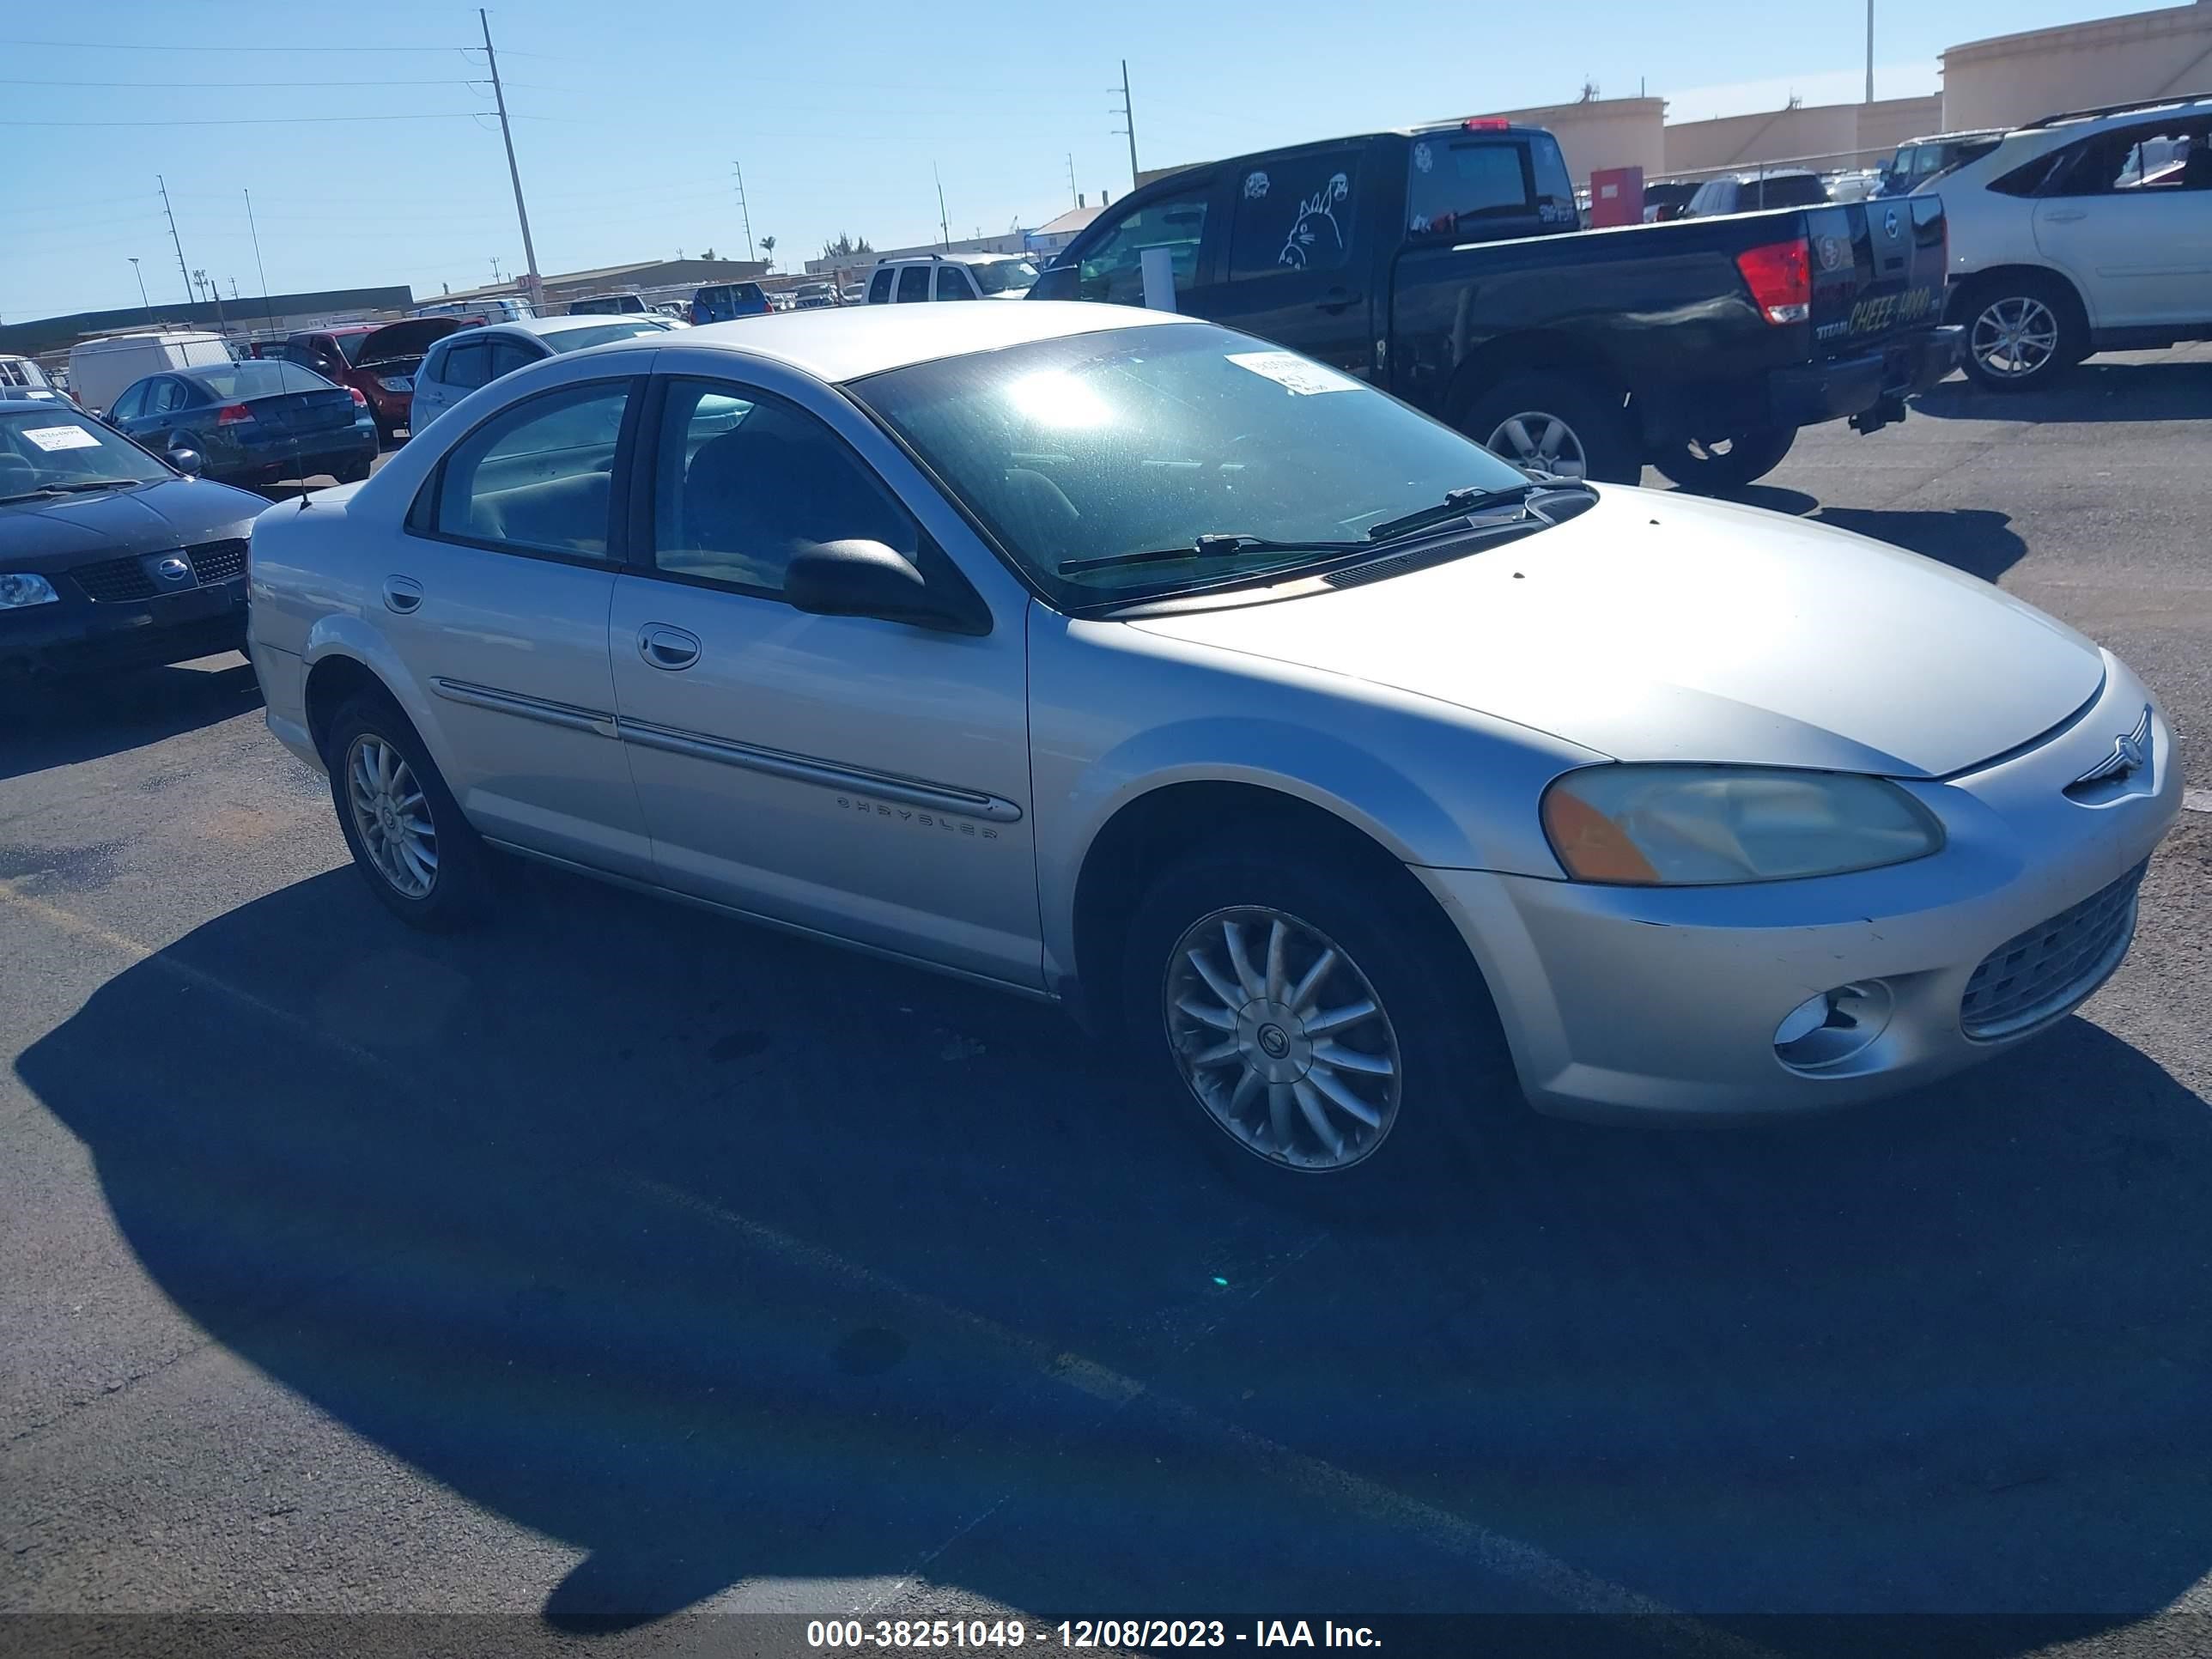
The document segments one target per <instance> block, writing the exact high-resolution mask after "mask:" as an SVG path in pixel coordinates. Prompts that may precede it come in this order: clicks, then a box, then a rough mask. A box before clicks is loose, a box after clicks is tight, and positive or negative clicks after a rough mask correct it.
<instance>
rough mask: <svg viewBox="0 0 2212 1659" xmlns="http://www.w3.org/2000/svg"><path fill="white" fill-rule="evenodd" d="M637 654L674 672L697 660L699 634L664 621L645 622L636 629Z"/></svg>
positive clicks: (654, 664) (687, 666) (656, 665)
mask: <svg viewBox="0 0 2212 1659" xmlns="http://www.w3.org/2000/svg"><path fill="white" fill-rule="evenodd" d="M637 654H638V655H639V656H641V657H642V658H644V659H646V661H647V662H648V663H651V664H652V665H653V666H654V667H655V668H665V669H666V670H668V671H669V672H671V673H674V672H675V671H677V670H678V669H682V668H689V667H690V665H692V664H693V663H695V662H696V661H698V660H699V636H698V635H696V634H687V633H685V632H684V630H683V629H680V628H671V627H670V626H668V624H667V623H646V625H645V626H644V627H642V628H641V629H638V630H637Z"/></svg>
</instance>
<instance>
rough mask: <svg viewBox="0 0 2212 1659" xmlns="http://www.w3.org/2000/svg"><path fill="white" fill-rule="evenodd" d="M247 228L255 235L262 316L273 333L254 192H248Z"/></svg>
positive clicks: (274, 315) (256, 267)
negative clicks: (254, 211)
mask: <svg viewBox="0 0 2212 1659" xmlns="http://www.w3.org/2000/svg"><path fill="white" fill-rule="evenodd" d="M246 229H247V230H249V231H252V234H253V270H254V274H255V275H257V276H259V277H260V278H261V314H262V316H264V318H266V319H268V322H269V326H270V330H271V331H274V330H275V329H276V311H275V310H274V308H272V307H270V303H269V273H268V272H267V271H265V270H263V269H262V268H261V232H260V231H259V229H258V228H256V227H255V225H254V222H253V192H252V191H250V190H249V191H246Z"/></svg>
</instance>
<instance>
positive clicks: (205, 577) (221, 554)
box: [185, 539, 246, 584]
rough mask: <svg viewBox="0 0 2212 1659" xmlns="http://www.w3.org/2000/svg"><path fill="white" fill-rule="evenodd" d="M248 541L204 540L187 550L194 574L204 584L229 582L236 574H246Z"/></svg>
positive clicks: (186, 553) (186, 554)
mask: <svg viewBox="0 0 2212 1659" xmlns="http://www.w3.org/2000/svg"><path fill="white" fill-rule="evenodd" d="M185 557H186V558H188V559H190V560H191V562H192V574H194V575H195V576H197V577H198V578H199V579H200V581H201V582H202V583H203V584H205V583H208V582H227V581H228V580H230V579H231V578H232V577H234V576H242V575H244V574H246V543H245V541H244V540H243V539H240V540H237V541H228V542H202V543H200V544H198V545H197V546H196V547H188V548H186V549H185Z"/></svg>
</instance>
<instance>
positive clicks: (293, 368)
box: [107, 360, 377, 486]
mask: <svg viewBox="0 0 2212 1659" xmlns="http://www.w3.org/2000/svg"><path fill="white" fill-rule="evenodd" d="M107 420H108V423H109V424H110V425H112V427H114V428H115V429H116V430H117V431H118V432H120V433H122V434H124V435H125V436H126V437H131V438H135V439H136V440H137V441H138V442H140V443H142V444H143V445H144V446H145V447H147V448H149V449H150V450H153V451H154V452H155V453H157V454H167V455H170V456H172V457H174V456H175V455H177V454H179V453H182V452H184V451H186V450H190V451H191V453H194V454H195V455H197V456H198V458H199V465H198V468H197V470H198V471H199V472H200V473H201V474H202V475H203V476H204V477H210V478H216V479H219V480H221V481H222V483H231V484H241V485H247V486H251V485H254V484H271V483H276V482H277V481H278V480H280V479H283V478H312V477H318V476H319V475H321V474H324V473H328V474H329V475H330V476H331V477H334V478H336V479H337V481H338V482H339V483H356V482H358V481H359V480H361V479H362V478H366V477H368V472H369V468H370V467H371V466H373V465H374V464H375V461H376V448H377V436H376V420H375V416H374V414H373V413H372V412H371V410H370V409H369V406H368V400H367V399H366V398H363V397H362V394H361V393H360V392H358V391H356V390H355V389H354V388H353V387H350V386H337V385H334V384H332V383H331V381H329V380H325V379H324V378H323V377H322V376H321V375H319V374H316V373H315V371H314V370H313V369H312V368H304V367H302V366H301V365H300V364H298V363H294V362H282V361H270V360H258V361H253V362H237V363H212V364H209V365H206V366H204V367H202V368H179V369H172V370H169V371H168V372H167V373H165V374H149V375H148V376H147V377H146V378H145V379H144V380H136V381H133V382H132V383H131V385H130V386H127V387H125V389H124V392H123V394H122V395H121V396H120V397H118V398H116V400H115V401H114V403H112V404H110V405H109V406H108V410H107Z"/></svg>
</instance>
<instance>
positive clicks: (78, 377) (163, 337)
mask: <svg viewBox="0 0 2212 1659" xmlns="http://www.w3.org/2000/svg"><path fill="white" fill-rule="evenodd" d="M230 361H231V352H230V346H229V344H228V342H226V341H225V340H224V339H223V337H222V335H220V334H204V333H199V332H196V331H192V330H189V329H181V328H170V329H149V330H147V331H145V332H144V333H143V334H112V335H109V336H108V337H106V338H105V339H100V340H80V341H78V342H77V343H76V344H75V345H73V346H71V347H70V391H71V392H74V393H75V394H76V400H77V402H78V403H79V404H82V406H83V407H85V408H86V409H88V410H93V411H94V413H95V414H97V413H100V412H101V411H104V410H106V408H107V406H108V404H112V403H113V402H114V401H115V399H116V398H118V397H120V396H121V395H122V393H123V391H124V389H125V387H126V386H130V385H131V382H132V381H134V380H144V379H145V378H146V376H148V375H149V374H164V373H166V372H167V371H168V370H170V369H173V368H209V367H210V366H212V365H214V364H217V363H227V362H230Z"/></svg>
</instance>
